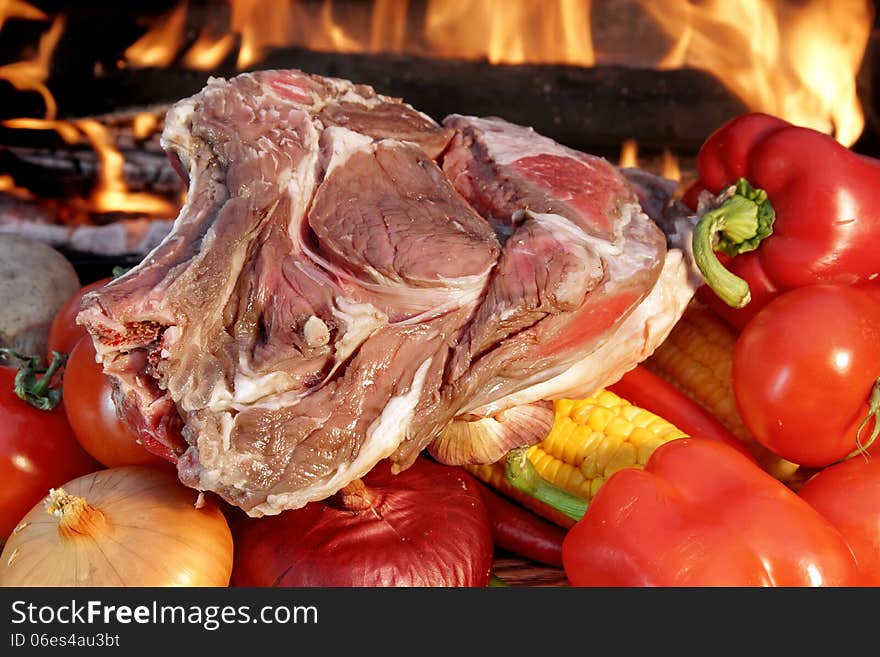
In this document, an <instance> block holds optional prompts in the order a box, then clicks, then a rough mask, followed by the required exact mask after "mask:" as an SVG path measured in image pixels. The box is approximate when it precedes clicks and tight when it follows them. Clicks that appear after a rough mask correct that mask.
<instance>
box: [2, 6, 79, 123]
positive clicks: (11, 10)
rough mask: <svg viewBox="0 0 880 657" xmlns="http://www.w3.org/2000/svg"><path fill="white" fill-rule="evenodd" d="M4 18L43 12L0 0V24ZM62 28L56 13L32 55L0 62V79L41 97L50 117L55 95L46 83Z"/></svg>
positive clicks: (34, 17)
mask: <svg viewBox="0 0 880 657" xmlns="http://www.w3.org/2000/svg"><path fill="white" fill-rule="evenodd" d="M7 18H23V19H26V20H44V19H46V18H47V17H46V15H45V14H43V13H42V12H41V11H40V10H39V9H36V8H35V7H33V6H31V5H29V4H27V3H24V2H17V1H16V0H7V1H6V2H3V1H2V0H0V28H2V26H3V24H4V23H5V21H6V19H7ZM63 31H64V18H63V17H62V16H58V17H56V18H55V20H54V21H52V26H51V27H50V28H49V29H48V30H47V31H46V32H45V33H44V34H43V36H42V37H40V43H39V46H38V47H37V53H36V55H35V56H34V57H33V59H25V60H22V61H18V62H13V63H11V64H6V65H4V66H0V80H8V81H9V82H10V83H11V84H12V86H14V87H15V88H16V89H18V90H19V91H33V92H36V93H38V94H40V95H41V96H42V97H43V103H44V104H45V105H46V112H45V118H47V119H54V118H55V115H56V114H57V113H58V105H57V103H56V102H55V97H54V96H53V95H52V93H51V92H50V91H49V88H48V87H47V86H46V80H48V79H49V69H50V63H51V60H52V53H53V52H54V51H55V46H56V45H58V39H60V38H61V33H62V32H63Z"/></svg>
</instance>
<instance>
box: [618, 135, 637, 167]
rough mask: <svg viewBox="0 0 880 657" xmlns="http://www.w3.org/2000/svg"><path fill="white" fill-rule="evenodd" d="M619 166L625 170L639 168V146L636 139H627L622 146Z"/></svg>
mask: <svg viewBox="0 0 880 657" xmlns="http://www.w3.org/2000/svg"><path fill="white" fill-rule="evenodd" d="M617 164H618V166H620V167H621V168H624V169H632V168H634V167H637V166H639V145H638V144H637V143H636V140H635V139H627V140H626V141H625V142H623V144H621V145H620V159H619V160H618V162H617Z"/></svg>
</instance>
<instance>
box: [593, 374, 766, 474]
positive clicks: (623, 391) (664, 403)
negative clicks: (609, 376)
mask: <svg viewBox="0 0 880 657" xmlns="http://www.w3.org/2000/svg"><path fill="white" fill-rule="evenodd" d="M608 390H610V391H611V392H613V393H615V394H617V395H620V396H621V397H623V398H624V399H626V400H627V401H628V402H630V403H631V404H635V405H636V406H638V407H640V408H644V409H645V410H647V411H651V412H652V413H654V414H656V415H659V416H660V417H662V418H664V419H666V420H669V421H670V422H671V423H672V424H673V425H675V426H676V427H678V428H679V429H681V430H682V431H684V432H685V433H686V434H688V435H689V436H699V437H701V438H711V439H712V440H720V441H721V442H723V443H726V444H728V445H730V446H731V447H733V448H735V449H736V450H737V451H739V452H742V453H743V455H745V456H747V457H748V458H750V459H752V460H754V456H753V455H752V453H751V452H749V450H748V447H746V445H745V443H744V442H743V441H742V440H740V439H739V438H737V437H736V436H734V435H733V434H732V433H731V432H730V431H728V429H727V428H726V427H725V426H724V425H723V424H721V422H720V421H719V420H718V418H716V417H715V416H714V415H712V414H711V413H710V412H709V411H707V410H706V409H705V408H703V407H702V406H700V405H699V404H698V403H697V402H695V401H694V400H693V399H691V398H690V397H688V396H687V395H685V394H684V393H682V392H680V391H679V390H678V389H677V388H676V387H675V386H673V385H672V384H671V383H669V382H667V381H666V379H664V378H663V377H661V376H659V375H658V374H654V373H653V372H652V371H651V370H649V369H648V368H647V367H645V366H644V365H636V366H635V367H634V368H633V369H631V370H629V371H628V372H626V373H625V374H624V375H623V376H622V377H621V378H620V379H619V380H618V381H617V382H616V383H613V384H611V385H609V386H608Z"/></svg>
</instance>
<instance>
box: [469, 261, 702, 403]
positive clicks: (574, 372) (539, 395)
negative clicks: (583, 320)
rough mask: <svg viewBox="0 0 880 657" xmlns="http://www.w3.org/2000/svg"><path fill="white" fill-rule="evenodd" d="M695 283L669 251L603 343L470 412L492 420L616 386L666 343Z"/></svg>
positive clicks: (688, 268) (684, 266)
mask: <svg viewBox="0 0 880 657" xmlns="http://www.w3.org/2000/svg"><path fill="white" fill-rule="evenodd" d="M695 282H696V281H695V280H694V278H693V277H692V275H691V270H690V267H689V266H688V264H687V262H686V260H685V258H684V257H683V256H682V252H681V251H678V250H676V249H673V250H670V251H668V252H667V254H666V259H665V262H664V264H663V269H662V270H661V273H660V278H659V279H658V280H657V283H656V284H655V285H654V287H653V288H652V290H651V292H650V293H649V294H648V296H647V297H645V299H644V300H643V301H642V302H641V303H640V304H639V306H638V307H637V308H636V309H635V310H634V311H633V312H632V313H630V315H629V316H628V317H627V318H626V319H625V320H624V321H623V322H622V323H621V324H620V326H618V328H617V329H616V330H615V331H614V332H613V333H612V334H611V335H610V336H609V338H608V339H607V340H606V341H605V342H604V344H602V345H601V346H600V347H598V348H597V349H596V350H595V351H593V352H592V353H590V354H589V355H588V356H587V357H586V358H583V359H582V360H580V361H578V362H576V363H575V364H574V365H572V366H571V367H569V368H568V369H567V370H565V371H564V372H563V373H561V374H559V375H557V376H555V377H553V378H551V379H548V380H547V381H544V382H543V383H537V384H535V385H533V386H530V387H528V388H526V389H524V390H521V391H519V392H516V393H514V394H512V395H508V396H506V397H503V398H501V399H498V400H496V401H494V402H492V403H491V404H487V405H485V406H482V407H480V408H477V409H473V410H472V411H470V413H471V414H472V415H477V416H483V417H490V416H493V415H496V414H498V413H500V412H501V411H503V410H505V409H508V408H512V407H514V406H519V405H521V404H531V403H534V402H536V401H540V400H546V399H563V398H568V397H571V398H582V397H587V396H589V395H591V394H593V393H594V392H596V390H598V389H599V388H601V387H603V386H607V385H611V384H612V383H615V382H617V381H618V380H619V379H620V377H622V376H623V375H624V374H626V373H627V372H628V371H629V370H631V369H633V368H634V367H635V366H636V365H638V364H639V363H640V362H641V361H643V360H645V359H646V358H647V357H648V356H650V355H651V354H652V353H653V352H654V350H655V349H656V348H657V347H658V346H659V345H660V344H661V343H662V342H663V341H664V340H665V339H666V337H667V336H668V335H669V332H670V331H671V330H672V327H673V326H675V324H676V322H677V321H678V319H679V317H681V315H682V313H683V312H684V309H685V307H686V306H687V305H688V303H689V302H690V300H691V299H692V298H693V295H694V291H695Z"/></svg>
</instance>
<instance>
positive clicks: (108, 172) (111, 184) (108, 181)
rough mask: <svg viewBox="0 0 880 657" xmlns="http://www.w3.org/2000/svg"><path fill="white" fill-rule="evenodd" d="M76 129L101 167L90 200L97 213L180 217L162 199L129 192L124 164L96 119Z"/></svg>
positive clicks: (110, 139) (85, 122)
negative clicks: (90, 148) (130, 213)
mask: <svg viewBox="0 0 880 657" xmlns="http://www.w3.org/2000/svg"><path fill="white" fill-rule="evenodd" d="M76 126H77V127H78V128H79V129H80V130H81V131H82V132H83V134H84V135H85V136H86V138H87V139H88V140H89V142H90V143H91V144H92V148H94V149H95V152H97V154H98V158H99V160H100V163H101V170H100V176H99V179H98V182H97V185H96V186H95V188H94V190H93V192H92V197H91V202H92V207H93V209H94V210H96V211H98V212H132V213H138V214H148V215H155V216H160V217H171V216H175V215H176V214H177V208H176V207H175V206H174V204H172V203H171V202H170V201H168V200H166V199H164V198H162V197H161V196H155V195H153V194H145V193H138V192H130V191H128V187H127V186H126V184H125V178H124V176H123V166H124V165H125V160H124V158H123V156H122V153H120V152H119V150H118V149H117V148H116V146H115V145H114V143H113V138H112V137H111V135H110V133H109V132H108V131H107V128H106V127H105V126H104V125H102V124H101V123H99V122H98V121H95V120H93V119H82V120H79V121H77V122H76Z"/></svg>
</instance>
